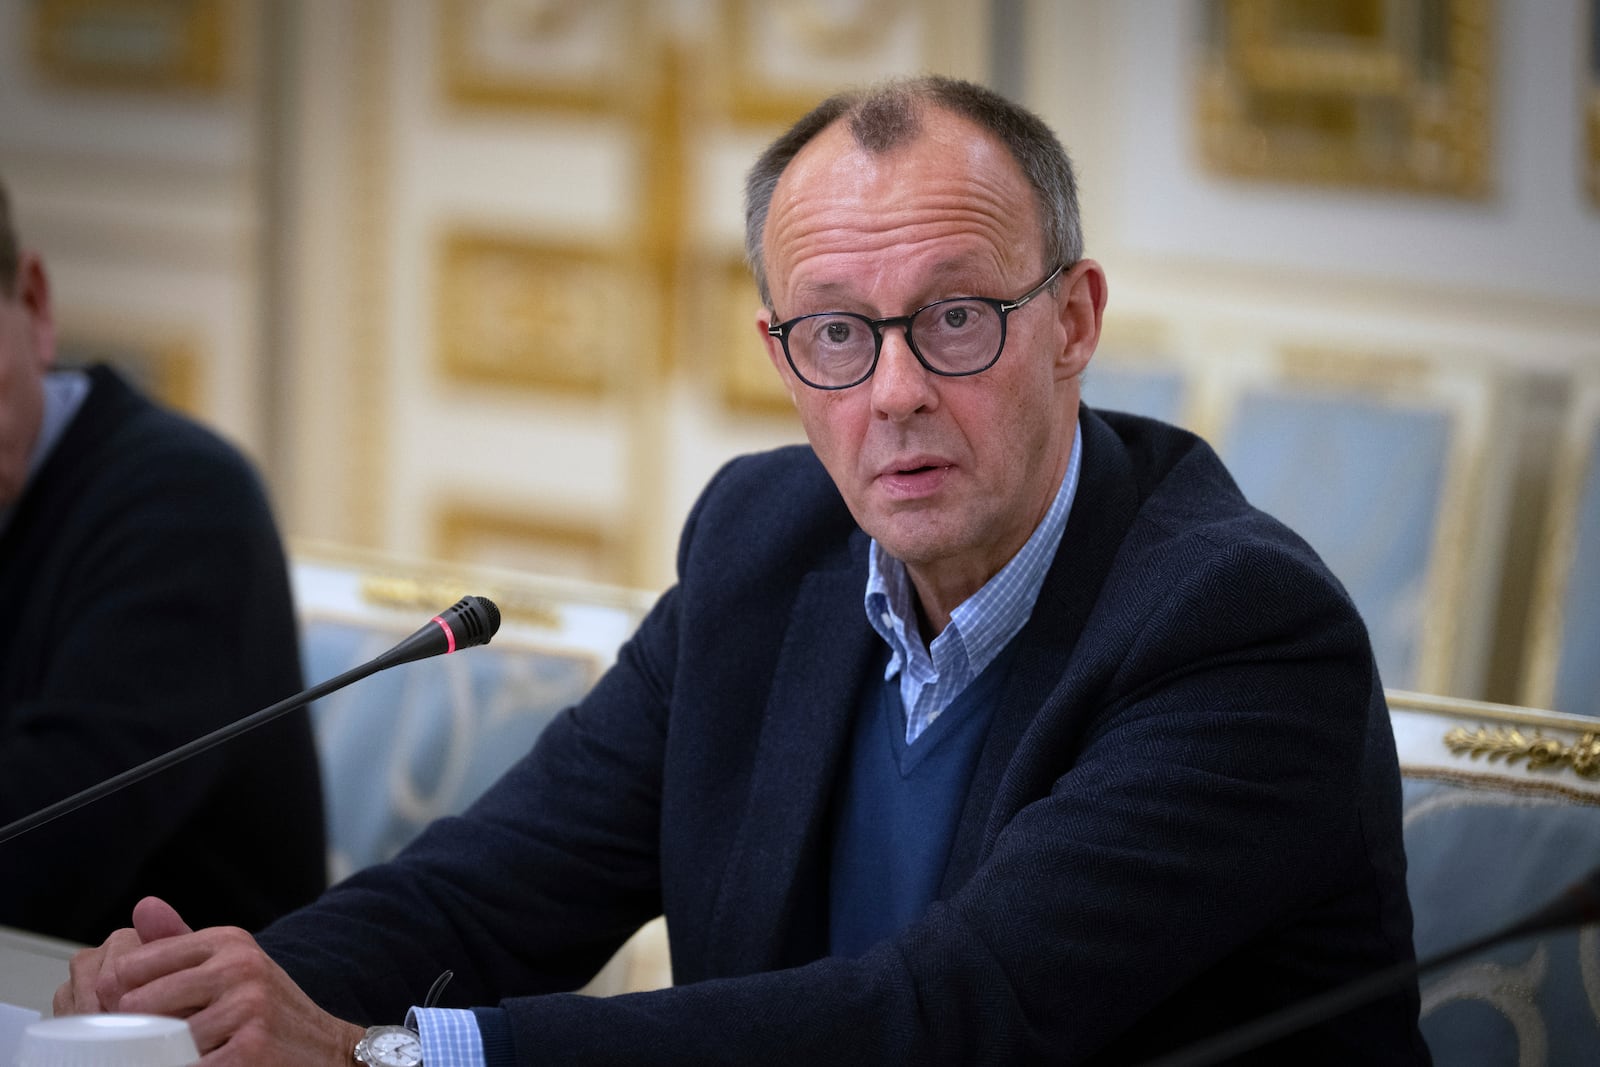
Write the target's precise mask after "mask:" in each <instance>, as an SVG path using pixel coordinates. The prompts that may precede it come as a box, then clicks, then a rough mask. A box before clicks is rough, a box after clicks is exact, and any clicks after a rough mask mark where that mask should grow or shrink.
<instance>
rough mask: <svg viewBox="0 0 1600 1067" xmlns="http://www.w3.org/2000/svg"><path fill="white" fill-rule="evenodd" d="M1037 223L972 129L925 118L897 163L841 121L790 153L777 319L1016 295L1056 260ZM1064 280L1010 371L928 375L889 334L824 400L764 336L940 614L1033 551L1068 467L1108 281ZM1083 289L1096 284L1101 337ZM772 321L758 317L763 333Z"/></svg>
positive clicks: (874, 520)
mask: <svg viewBox="0 0 1600 1067" xmlns="http://www.w3.org/2000/svg"><path fill="white" fill-rule="evenodd" d="M1038 215H1039V211H1038V207H1037V203H1036V198H1035V196H1034V193H1033V191H1032V188H1031V187H1030V186H1029V185H1028V182H1027V180H1026V179H1025V178H1024V177H1023V175H1022V172H1021V170H1020V169H1019V168H1018V166H1017V164H1016V162H1015V161H1014V160H1013V159H1012V158H1011V156H1010V155H1009V153H1008V152H1007V151H1006V150H1005V148H1004V147H1003V146H1002V145H1000V144H999V143H998V142H997V141H995V140H993V139H992V138H990V137H989V136H988V135H987V134H985V133H983V132H982V131H981V130H980V129H979V128H978V127H976V126H975V125H973V124H971V123H970V122H968V121H967V120H965V119H961V118H957V117H955V116H953V115H949V114H947V113H945V112H942V111H938V110H930V111H929V112H928V113H927V114H926V116H925V118H924V128H923V132H922V134H921V135H920V136H919V138H918V139H917V140H916V141H915V142H913V143H911V144H909V145H904V146H901V147H899V148H896V149H894V150H892V151H891V152H889V153H887V154H884V155H873V154H871V153H868V152H865V151H863V150H862V149H860V148H858V147H857V146H856V145H855V143H854V141H853V140H852V139H851V137H850V134H849V131H848V130H847V129H846V128H844V127H843V126H842V125H835V126H834V127H831V128H829V129H827V130H824V131H823V132H822V133H821V134H820V135H818V137H817V138H816V139H815V140H813V141H812V142H811V143H809V144H808V145H807V146H806V147H805V148H804V149H803V150H802V151H801V152H800V154H799V155H798V156H796V157H795V159H794V160H793V161H792V162H791V163H790V164H789V166H788V168H787V169H786V170H785V172H784V174H783V177H782V179H781V180H780V181H779V183H778V187H777V190H776V192H775V194H774V197H773V202H772V207H771V212H770V215H769V217H768V222H767V228H766V233H765V249H766V265H767V271H768V278H769V283H770V285H771V288H772V299H773V301H774V303H775V304H776V311H777V318H778V319H780V320H786V319H790V318H793V317H795V316H798V315H804V314H809V313H814V312H821V311H850V312H855V313H858V314H861V315H865V316H868V317H870V318H881V317H885V316H892V315H905V314H909V313H910V312H912V311H914V310H915V309H917V308H918V307H921V306H922V305H924V304H927V303H930V302H932V301H935V300H940V299H944V298H948V297H955V296H985V297H998V298H1001V299H1011V298H1013V297H1016V296H1019V295H1021V294H1022V293H1024V292H1026V291H1027V290H1028V289H1029V288H1031V287H1032V286H1033V285H1035V284H1037V283H1038V281H1039V280H1040V279H1041V278H1043V277H1044V276H1045V275H1046V274H1048V273H1049V272H1050V271H1051V270H1052V269H1053V268H1054V267H1055V266H1056V264H1054V263H1045V262H1043V258H1042V257H1043V252H1042V247H1041V237H1040V232H1041V231H1040V225H1039V218H1038ZM1086 275H1089V276H1090V277H1088V278H1087V280H1086ZM1061 285H1062V289H1061V292H1060V294H1059V295H1056V294H1053V293H1051V292H1049V291H1048V290H1047V291H1046V292H1043V293H1041V294H1040V295H1039V296H1038V297H1036V298H1035V299H1034V300H1033V301H1032V302H1031V303H1029V304H1027V305H1026V306H1024V307H1023V308H1021V309H1019V310H1017V311H1014V312H1012V313H1011V316H1010V318H1009V320H1008V322H1007V335H1006V342H1005V349H1004V352H1003V354H1002V355H1001V356H1000V359H999V362H997V363H996V364H995V365H994V366H992V367H990V368H989V369H988V370H986V371H983V372H981V373H979V374H975V375H972V376H970V377H962V378H949V377H941V376H938V375H934V374H933V373H931V372H929V371H928V370H926V369H925V368H924V367H923V366H922V365H921V364H920V363H918V362H917V359H916V356H915V355H913V354H912V352H911V350H910V349H909V348H908V347H907V345H906V340H905V333H904V331H903V330H901V329H898V328H891V329H888V330H886V331H885V333H884V339H883V350H882V353H881V355H880V356H879V359H878V366H877V370H876V371H875V372H874V374H873V376H872V377H871V378H869V379H868V380H867V381H865V382H863V383H861V384H860V385H857V386H853V387H851V388H849V389H841V390H837V391H823V390H818V389H813V388H811V387H809V386H807V385H806V384H805V383H803V382H800V381H798V380H797V379H796V378H795V377H794V373H793V371H792V370H791V369H790V368H789V366H788V363H787V362H786V360H785V358H784V354H783V349H782V346H781V344H780V342H779V341H778V340H777V339H775V338H767V347H768V354H769V356H770V357H771V359H772V361H773V363H774V364H775V365H776V366H777V368H778V371H779V373H780V374H782V375H783V376H784V380H785V383H786V384H787V385H788V388H789V392H790V394H791V396H792V397H793V399H794V402H795V406H796V408H797V409H798V410H799V413H800V418H801V421H802V422H803V423H804V425H805V429H806V434H807V436H808V437H809V438H810V440H811V445H812V448H813V449H814V450H815V451H816V453H817V455H818V456H819V457H820V458H821V460H822V462H823V465H824V466H825V467H826V468H827V470H828V473H829V474H830V475H831V476H832V478H833V480H834V482H835V483H836V484H837V485H838V487H839V491H840V493H841V494H842V495H843V497H844V500H845V503H846V504H847V505H848V506H849V508H850V511H851V514H852V515H854V517H855V519H856V521H857V522H858V523H859V524H860V525H861V527H862V528H863V529H864V530H866V531H867V533H869V534H871V535H872V536H873V537H875V538H877V540H878V541H879V542H880V543H881V544H883V545H884V547H885V548H887V549H888V551H889V552H890V553H891V554H892V555H894V556H895V557H896V558H898V559H900V560H902V561H903V562H905V563H906V564H907V567H908V569H909V570H910V572H911V575H912V578H913V580H914V582H915V583H916V585H917V590H918V593H919V595H920V596H921V597H922V600H923V607H924V610H926V611H928V612H929V614H930V615H931V616H935V617H937V615H938V614H939V613H940V612H941V611H942V612H944V613H946V614H947V613H948V611H949V609H951V608H953V607H954V606H955V605H956V604H957V603H959V602H960V600H961V599H964V598H965V597H966V596H968V595H970V594H971V593H972V592H975V591H976V590H977V589H978V587H979V586H981V585H982V584H983V582H985V581H987V580H988V578H989V577H991V576H993V575H994V573H995V572H996V571H998V570H999V569H1000V567H1002V566H1004V564H1005V562H1006V561H1007V560H1009V559H1010V558H1011V556H1012V555H1014V554H1015V553H1016V552H1017V550H1018V549H1019V548H1021V547H1022V545H1023V543H1024V542H1025V541H1026V540H1027V539H1028V536H1029V535H1030V534H1031V533H1032V531H1033V529H1034V527H1035V526H1036V525H1037V524H1038V522H1039V520H1040V519H1041V518H1042V517H1043V516H1044V513H1045V511H1046V510H1048V508H1049V506H1050V502H1051V500H1052V499H1053V498H1054V495H1055V491H1056V488H1057V486H1058V485H1059V484H1060V480H1061V477H1062V475H1063V474H1064V473H1065V471H1066V466H1067V461H1068V459H1069V457H1070V455H1071V448H1072V440H1073V431H1074V426H1075V425H1076V423H1075V419H1076V415H1077V400H1078V380H1077V375H1078V374H1079V373H1080V372H1081V371H1082V369H1083V367H1084V365H1085V364H1087V362H1088V359H1089V356H1090V355H1091V354H1092V352H1093V347H1094V342H1095V336H1093V335H1094V334H1097V333H1098V325H1099V306H1100V304H1102V303H1103V300H1104V288H1103V278H1101V276H1100V274H1099V268H1098V267H1097V266H1095V265H1094V264H1093V263H1092V262H1090V261H1087V260H1086V261H1084V262H1083V264H1080V265H1079V267H1077V268H1074V269H1073V270H1071V271H1070V272H1064V273H1063V275H1062V282H1061ZM1079 290H1084V291H1085V292H1091V291H1092V298H1093V300H1094V301H1095V303H1094V306H1093V308H1092V311H1093V315H1092V327H1086V326H1085V320H1084V319H1083V309H1084V305H1085V299H1087V298H1086V297H1085V296H1084V295H1083V293H1082V292H1079ZM1074 293H1078V295H1077V296H1076V297H1075V296H1074ZM771 319H772V316H771V315H769V314H767V313H763V315H762V316H761V318H760V322H759V325H760V327H761V329H762V330H763V331H765V329H766V327H767V326H768V325H769V324H770V321H771ZM1086 333H1087V334H1090V336H1084V335H1085V334H1086ZM763 336H765V334H764V333H763ZM930 599H932V600H933V601H934V603H929V600H930Z"/></svg>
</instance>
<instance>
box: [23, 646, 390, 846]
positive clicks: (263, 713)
mask: <svg viewBox="0 0 1600 1067" xmlns="http://www.w3.org/2000/svg"><path fill="white" fill-rule="evenodd" d="M388 665H389V664H387V663H384V662H382V661H381V660H373V661H372V662H369V663H363V664H362V665H361V666H359V667H354V668H352V669H350V670H348V671H345V672H344V673H343V674H340V675H336V676H335V677H333V678H330V679H328V680H327V681H325V682H319V683H317V684H316V685H314V686H312V687H311V688H310V689H307V690H304V691H303V692H299V693H296V694H295V695H294V696H292V697H289V698H287V699H285V700H280V701H278V702H277V703H276V704H273V705H272V706H271V707H267V708H262V709H261V710H260V711H258V712H256V713H255V714H253V715H247V716H245V717H244V718H242V719H239V720H238V721H236V722H231V723H229V724H228V725H227V726H224V727H222V728H220V729H218V730H214V731H212V732H211V733H209V734H206V735H205V736H204V737H197V738H195V739H194V740H193V741H190V742H189V743H188V744H186V745H180V746H179V747H178V748H175V749H173V750H172V751H171V752H163V753H162V754H161V755H159V756H156V757H155V758H154V759H149V760H146V761H145V762H143V763H141V764H139V765H138V766H136V767H130V768H128V769H127V770H125V771H123V772H122V773H121V774H118V775H116V776H114V777H111V778H107V779H106V780H105V781H103V782H99V783H97V784H95V785H92V786H90V787H89V788H87V789H84V790H81V791H79V792H77V793H74V794H72V795H71V796H69V797H65V798H63V799H61V800H58V801H56V802H55V803H54V804H51V805H50V806H49V807H47V808H40V809H39V810H38V811H36V812H34V813H33V814H31V815H25V816H23V817H22V818H20V819H18V820H16V821H15V822H11V823H7V824H6V825H5V826H3V827H0V844H4V843H5V842H7V841H9V840H11V839H12V838H13V837H17V836H19V835H21V834H25V833H27V832H28V831H29V830H32V829H35V828H37V827H40V826H43V825H44V824H45V823H47V822H51V821H52V820H55V819H58V818H60V817H61V816H63V815H66V814H68V813H69V812H73V811H77V810H78V809H79V808H81V807H83V806H84V805H85V804H89V803H92V802H93V801H96V800H99V799H100V798H101V797H104V796H109V795H110V794H112V793H115V792H116V791H117V790H119V789H122V788H124V787H126V786H130V785H132V784H133V783H135V782H138V781H141V780H143V779H145V778H148V777H150V775H152V774H155V773H156V772H158V771H163V770H166V769H167V768H168V767H171V766H172V765H173V764H175V763H182V762H183V761H184V760H186V759H188V758H189V757H190V756H197V755H199V754H200V753H202V752H204V751H206V750H207V749H209V748H213V747H215V746H217V745H220V744H222V743H223V742H224V741H229V740H232V739H233V738H235V737H237V736H239V735H240V734H242V733H244V732H246V731H248V730H254V729H255V728H256V727H258V726H262V725H265V724H266V723H268V722H271V721H272V720H273V719H276V718H277V717H278V716H280V715H282V714H284V713H285V712H290V711H293V710H294V709H296V708H298V707H301V706H303V705H305V704H309V703H311V702H312V701H313V700H316V699H317V698H319V697H324V696H327V695H328V694H329V693H331V692H333V691H334V690H336V689H342V688H344V687H345V686H347V685H349V684H350V683H351V682H359V681H360V680H361V679H363V678H365V677H366V676H367V675H369V674H376V673H377V672H378V671H380V670H382V669H383V668H384V667H387V666H388Z"/></svg>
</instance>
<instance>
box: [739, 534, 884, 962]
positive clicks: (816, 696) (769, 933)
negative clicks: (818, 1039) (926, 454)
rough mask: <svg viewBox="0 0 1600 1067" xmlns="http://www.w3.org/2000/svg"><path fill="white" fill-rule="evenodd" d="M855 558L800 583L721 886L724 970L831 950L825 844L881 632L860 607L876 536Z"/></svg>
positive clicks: (858, 538) (858, 544) (855, 545)
mask: <svg viewBox="0 0 1600 1067" xmlns="http://www.w3.org/2000/svg"><path fill="white" fill-rule="evenodd" d="M851 542H852V552H851V565H850V566H848V567H844V568H838V569H834V570H825V571H816V572H813V573H811V574H809V575H807V576H806V578H805V579H804V581H803V582H802V583H801V586H800V589H799V593H798V595H797V597H796V600H795V604H794V608H793V610H792V611H791V613H790V616H789V623H788V628H787V630H786V631H785V634H784V639H783V644H782V647H781V649H780V651H779V654H778V661H777V665H776V667H775V669H774V672H773V678H772V689H771V693H772V695H771V697H770V699H769V700H768V703H767V707H766V711H765V715H764V718H763V723H762V727H761V734H760V739H759V741H758V742H757V747H756V760H755V767H754V771H753V773H752V776H751V784H750V793H749V806H748V808H747V810H746V811H745V814H744V818H743V820H742V821H741V823H740V827H739V831H738V837H737V840H736V842H735V845H734V848H733V851H732V853H731V855H730V857H729V861H728V867H727V870H726V872H725V874H724V877H723V880H722V884H721V887H720V889H719V892H718V894H717V904H716V908H715V909H714V912H713V922H712V926H711V929H712V931H713V934H712V936H713V937H714V938H715V942H716V943H715V946H714V947H713V949H712V950H711V951H710V952H709V953H708V957H709V958H710V960H711V961H712V966H713V968H714V969H715V970H717V971H720V972H721V973H726V974H737V973H750V972H755V971H762V970H767V969H771V968H776V967H782V966H789V965H793V964H797V963H801V962H805V961H807V960H810V959H814V958H816V957H817V956H819V955H821V954H822V953H823V952H824V951H825V950H826V938H827V911H826V907H825V901H826V899H827V898H826V888H827V886H826V881H825V878H824V873H825V872H824V869H823V863H822V861H823V858H824V857H823V856H822V847H821V846H822V841H823V837H824V835H825V833H826V831H827V825H826V820H827V816H828V812H829V810H830V809H829V798H830V794H831V792H832V789H833V785H834V782H835V780H836V778H837V777H838V770H839V763H840V760H841V759H842V758H843V754H844V750H845V747H846V745H847V742H848V740H849V736H850V719H851V713H852V712H853V710H854V709H855V706H856V702H857V699H858V697H859V694H860V692H861V686H862V684H863V683H864V681H865V677H866V672H867V670H868V668H869V667H870V665H871V664H872V663H873V662H876V650H877V649H876V646H877V645H878V643H879V639H878V637H877V635H876V634H875V633H873V631H872V629H871V627H870V626H868V624H867V621H866V617H865V615H864V613H863V611H862V607H861V597H862V594H863V590H864V589H865V588H866V562H865V560H866V554H865V546H866V538H865V537H864V536H863V535H861V534H860V533H859V532H858V533H857V534H855V535H853V536H852V538H851Z"/></svg>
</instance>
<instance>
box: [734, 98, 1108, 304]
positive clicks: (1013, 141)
mask: <svg viewBox="0 0 1600 1067" xmlns="http://www.w3.org/2000/svg"><path fill="white" fill-rule="evenodd" d="M929 106H933V107H937V108H940V109H942V110H944V111H948V112H950V113H952V114H954V115H958V116H960V117H962V118H965V119H968V120H970V121H972V122H973V123H975V124H977V125H978V126H979V127H980V128H982V129H983V130H985V131H986V132H988V133H989V134H990V135H992V136H993V137H994V138H995V139H996V140H998V141H999V142H1000V143H1001V144H1003V145H1005V147H1006V149H1007V150H1008V151H1009V152H1010V153H1011V156H1012V158H1013V159H1015V160H1016V161H1017V165H1018V166H1019V167H1020V168H1021V169H1022V173H1023V176H1024V177H1026V178H1027V180H1028V184H1029V185H1031V186H1033V191H1034V194H1035V196H1036V197H1037V198H1038V202H1039V215H1040V218H1041V220H1042V222H1043V226H1044V255H1045V266H1047V267H1053V266H1056V265H1057V264H1061V263H1068V264H1070V263H1076V262H1077V261H1078V260H1079V259H1081V258H1083V227H1082V223H1081V221H1080V220H1079V217H1078V188H1077V181H1076V180H1075V179H1074V178H1073V175H1072V163H1071V161H1070V160H1068V159H1067V153H1066V150H1065V149H1063V148H1062V147H1061V142H1060V141H1059V140H1057V139H1056V135H1055V134H1054V133H1053V132H1052V131H1051V129H1050V127H1049V126H1047V125H1045V122H1044V120H1043V119H1041V118H1039V116H1037V115H1035V114H1034V113H1033V112H1031V111H1029V110H1027V109H1026V108H1024V107H1021V106H1019V105H1017V104H1014V103H1012V102H1011V101H1010V100H1007V99H1006V98H1005V97H1003V96H1001V95H1000V94H999V93H996V92H994V91H993V90H991V89H986V88H984V87H983V86H981V85H976V84H974V83H972V82H968V81H961V80H959V79H956V78H948V77H944V76H942V75H936V74H934V75H925V76H922V77H917V78H907V79H897V80H893V81H887V82H882V83H880V84H878V85H874V86H869V87H867V88H865V89H852V90H847V91H845V92H842V93H838V94H836V95H834V96H831V97H829V98H828V99H826V100H824V101H823V102H822V103H820V104H818V105H817V106H816V107H815V108H813V109H812V110H811V111H810V112H809V113H807V114H806V115H805V117H803V118H802V119H800V121H798V122H796V123H795V124H794V125H793V126H791V127H789V129H788V131H786V132H785V133H784V134H783V135H782V136H781V137H779V138H778V139H777V140H776V141H773V142H772V144H770V145H769V146H767V149H766V151H764V152H762V153H761V156H760V158H759V159H757V160H756V162H755V166H753V167H751V168H750V174H749V176H748V177H747V178H746V179H745V186H744V205H745V206H744V255H745V262H746V263H748V264H749V266H750V272H751V274H753V275H754V276H755V280H756V287H757V288H758V289H759V290H760V291H761V300H762V302H763V303H764V304H765V305H766V306H767V307H771V306H772V292H771V289H770V288H769V286H768V282H767V268H766V263H765V261H764V260H763V258H762V257H763V248H762V236H763V233H764V231H765V230H766V225H767V215H768V213H769V212H770V210H771V208H772V194H773V191H774V190H775V189H777V187H778V179H779V178H780V177H782V176H783V172H784V169H785V168H786V167H788V165H789V163H790V161H792V160H793V159H794V157H795V156H796V155H798V154H799V153H800V150H801V149H802V148H804V147H805V146H806V145H807V144H808V143H810V141H811V139H812V138H813V137H815V136H816V135H817V134H819V133H821V132H822V131H823V130H824V129H826V128H827V127H829V126H831V125H833V123H834V122H836V121H838V120H839V119H848V120H849V123H850V133H851V136H853V137H854V138H855V140H856V144H857V145H859V146H860V147H861V148H862V149H864V150H866V151H868V152H872V153H874V154H882V153H884V152H888V151H890V150H892V149H894V148H897V147H899V146H901V145H905V144H909V143H910V142H912V141H914V140H916V138H917V136H918V135H919V134H920V133H921V132H922V114H923V111H924V109H925V108H926V107H929Z"/></svg>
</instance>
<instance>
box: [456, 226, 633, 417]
mask: <svg viewBox="0 0 1600 1067" xmlns="http://www.w3.org/2000/svg"><path fill="white" fill-rule="evenodd" d="M632 288H633V286H632V284H631V283H630V280H629V278H628V275H627V271H626V268H625V267H624V266H623V265H622V264H620V263H619V262H618V257H616V256H614V255H612V254H611V253H609V252H607V251H606V250H604V249H601V248H595V247H585V246H573V245H559V244H551V243H546V242H539V241H534V240H523V239H519V238H516V237H510V236H496V235H492V234H481V233H453V234H450V235H448V236H447V237H446V238H445V239H444V242H443V247H442V250H441V252H440V264H439V283H438V290H437V300H438V307H439V315H438V322H439V335H438V351H439V358H440V365H441V370H442V371H443V373H444V374H445V376H446V377H448V378H452V379H455V380H457V381H462V382H470V383H473V384H477V385H491V386H508V387H513V388H531V389H539V388H547V389H561V390H570V391H575V392H579V393H590V394H595V393H601V392H604V391H605V390H606V388H607V387H608V385H610V384H611V382H612V381H613V380H614V378H615V377H616V374H617V370H616V369H615V368H614V367H613V366H612V365H611V364H612V363H613V360H612V359H611V356H612V355H613V354H614V352H615V349H614V347H613V337H612V335H611V330H612V327H613V325H614V323H615V321H616V315H615V308H616V307H617V305H618V304H619V303H622V304H626V303H628V301H629V292H630V290H631V289H632Z"/></svg>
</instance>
